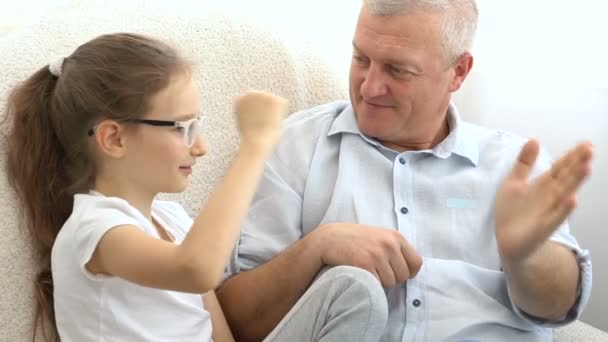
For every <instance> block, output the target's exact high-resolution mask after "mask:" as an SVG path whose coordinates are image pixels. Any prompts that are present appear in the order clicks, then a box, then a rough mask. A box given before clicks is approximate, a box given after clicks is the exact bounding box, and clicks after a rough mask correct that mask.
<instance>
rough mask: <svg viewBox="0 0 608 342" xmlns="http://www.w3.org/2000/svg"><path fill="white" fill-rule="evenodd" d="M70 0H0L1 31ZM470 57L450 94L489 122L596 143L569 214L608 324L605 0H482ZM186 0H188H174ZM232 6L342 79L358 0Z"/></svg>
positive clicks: (564, 144) (593, 319)
mask: <svg viewBox="0 0 608 342" xmlns="http://www.w3.org/2000/svg"><path fill="white" fill-rule="evenodd" d="M71 2H73V1H70V0H55V1H44V2H43V1H34V0H27V1H26V0H24V1H9V0H0V39H1V37H2V34H8V33H9V32H10V30H12V29H13V28H14V27H15V26H19V25H21V24H23V23H24V22H28V21H31V20H35V18H36V17H37V16H38V15H41V14H43V13H45V12H46V11H49V10H56V9H57V8H59V9H60V8H61V7H62V6H66V5H68V4H69V3H71ZM478 3H479V7H480V11H481V20H480V27H479V33H478V38H477V44H476V47H475V49H474V52H475V56H476V66H475V69H474V72H473V73H472V74H471V76H470V79H469V80H468V81H467V83H466V84H465V87H464V88H463V89H462V90H461V91H460V93H459V94H457V96H456V102H457V103H458V104H459V106H460V107H461V110H462V111H464V112H465V113H466V115H467V116H468V117H469V118H470V119H472V120H474V121H477V122H479V123H482V124H484V125H487V126H490V127H496V128H503V129H508V130H511V131H514V132H516V133H518V134H521V135H524V136H530V137H537V138H539V139H540V140H541V142H542V143H543V144H544V146H545V147H546V148H547V149H548V150H549V151H550V152H552V153H553V154H554V155H559V154H561V153H562V152H564V151H565V150H566V149H567V148H568V147H570V146H572V145H573V144H574V143H576V142H577V141H580V140H585V139H590V140H592V141H593V142H594V143H595V145H596V158H595V162H594V165H593V167H594V169H593V173H594V174H593V176H592V178H591V179H590V181H589V182H588V183H587V184H586V185H585V186H584V187H583V189H582V191H581V196H580V206H579V208H578V209H577V211H576V212H575V213H574V215H573V216H572V220H571V223H572V227H573V232H574V234H575V235H576V236H577V238H578V239H579V242H580V243H581V244H582V245H583V247H585V248H588V249H590V250H591V252H592V256H593V262H594V265H593V266H594V289H593V294H592V297H591V303H590V305H589V307H588V309H587V311H586V312H585V314H584V315H583V321H585V322H587V323H590V324H592V325H594V326H596V327H599V328H602V329H603V330H607V331H608V315H607V314H606V313H608V310H607V309H606V306H607V305H608V272H607V271H606V270H607V269H608V248H606V247H605V246H604V244H605V243H607V242H608V229H606V227H605V224H606V222H608V210H606V209H605V208H604V207H603V206H604V205H605V204H604V203H605V202H606V201H605V196H603V192H604V191H606V190H608V134H606V131H607V130H608V44H606V43H605V40H606V38H605V37H603V36H602V35H603V34H605V33H608V24H606V23H605V20H604V18H603V16H604V15H605V13H607V11H606V10H607V9H608V5H606V4H604V3H605V2H604V1H602V0H578V1H565V0H564V1H562V0H534V1H529V0H528V1H525V0H511V1H496V0H478ZM175 4H180V5H181V6H191V7H192V8H193V10H195V7H196V2H194V1H182V2H179V1H176V2H175ZM226 4H227V6H232V7H233V9H234V12H235V15H243V16H255V17H257V18H258V19H260V18H261V19H262V21H263V22H264V23H265V25H268V26H272V27H274V28H276V29H277V30H279V31H281V32H282V33H284V34H287V35H290V36H292V37H293V39H294V41H297V40H298V39H302V40H306V41H308V43H307V44H308V45H310V46H313V47H316V48H321V49H322V51H323V57H324V58H325V59H326V60H327V62H328V63H329V64H330V65H333V66H334V67H335V69H336V70H337V72H338V73H339V74H341V75H342V76H343V77H344V81H345V82H346V80H347V78H346V75H347V70H348V64H349V59H350V57H349V56H350V46H351V39H352V32H353V29H354V23H355V20H356V15H357V12H358V6H359V1H358V0H330V1H327V0H308V1H301V2H300V1H281V0H266V1H264V0H261V1H255V2H254V1H245V0H232V1H225V2H223V5H226Z"/></svg>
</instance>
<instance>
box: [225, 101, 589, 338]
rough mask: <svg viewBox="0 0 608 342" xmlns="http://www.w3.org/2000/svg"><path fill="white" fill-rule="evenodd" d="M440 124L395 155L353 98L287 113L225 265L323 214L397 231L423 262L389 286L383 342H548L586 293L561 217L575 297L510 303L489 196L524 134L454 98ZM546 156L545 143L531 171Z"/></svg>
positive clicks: (294, 233)
mask: <svg viewBox="0 0 608 342" xmlns="http://www.w3.org/2000/svg"><path fill="white" fill-rule="evenodd" d="M448 123H449V127H450V133H449V135H448V137H447V138H446V139H445V140H444V141H443V142H441V143H440V144H439V145H437V146H436V147H434V148H433V149H431V150H424V151H406V152H402V153H398V152H396V151H393V150H391V149H388V148H386V147H384V146H382V145H381V144H379V143H378V142H377V141H376V140H374V139H372V138H370V137H367V136H365V135H364V134H362V133H361V131H360V130H359V128H358V126H357V121H356V117H355V114H354V112H353V109H352V107H351V106H350V103H349V102H346V101H339V102H334V103H330V104H326V105H322V106H319V107H316V108H313V109H310V110H306V111H302V112H298V113H295V114H293V115H292V116H290V117H289V118H288V119H287V121H286V126H285V133H284V138H283V140H282V141H281V143H280V144H279V146H278V147H277V149H276V151H275V154H274V155H273V157H272V158H271V159H270V160H269V162H268V163H267V165H266V169H265V172H264V176H263V179H262V181H261V183H260V186H259V189H258V191H257V194H256V196H255V199H254V202H253V204H252V207H251V210H250V212H249V215H248V217H247V219H246V221H245V224H244V226H243V228H242V233H241V238H240V241H239V243H238V245H237V248H235V251H234V253H233V258H232V261H231V263H230V267H229V272H230V273H236V272H239V271H243V270H248V269H251V268H254V267H256V266H258V265H260V264H263V263H264V262H267V261H269V260H270V259H272V258H273V257H274V256H275V255H277V254H278V253H280V252H281V251H283V250H284V249H285V248H286V247H288V246H289V245H290V244H292V243H293V242H295V241H296V240H298V239H300V238H302V237H303V236H304V235H306V234H308V233H310V232H311V231H312V230H313V229H315V228H316V227H317V226H318V225H320V224H323V223H330V222H352V223H360V224H367V225H373V226H381V227H387V228H393V229H396V230H398V231H399V232H401V233H402V234H403V236H404V237H405V238H406V239H407V240H408V241H409V242H410V243H411V244H412V246H414V247H415V248H416V250H417V251H418V252H419V254H420V255H421V256H422V257H423V259H424V265H423V266H422V269H421V271H420V273H419V274H418V275H417V276H416V277H415V278H414V279H410V280H408V281H407V282H405V283H403V284H400V285H397V286H396V287H394V288H392V289H389V290H386V292H387V298H388V302H389V325H388V328H387V330H386V333H385V336H384V338H383V340H384V341H408V342H409V341H550V340H551V339H552V331H551V329H550V327H553V326H557V325H560V324H564V323H567V322H570V321H572V320H574V319H576V318H577V317H578V316H579V314H580V312H581V310H582V308H583V307H584V305H585V304H586V302H587V300H588V298H589V294H590V291H591V261H590V258H589V253H588V251H586V250H581V249H580V247H579V246H578V243H577V241H576V240H575V239H574V237H573V236H572V235H571V234H570V229H569V227H568V224H567V223H564V224H563V225H562V226H561V227H560V228H559V229H558V230H557V231H556V232H555V233H554V234H553V235H552V237H551V240H553V241H556V242H559V243H561V244H563V245H566V246H568V247H569V248H571V249H572V250H573V251H574V252H575V253H576V255H577V258H578V261H579V263H580V266H581V279H582V281H581V286H580V293H579V299H578V301H577V304H576V305H575V307H573V308H572V309H571V310H570V313H569V314H568V315H567V316H566V317H564V319H563V320H561V321H559V322H547V321H541V320H538V319H534V318H533V317H529V316H527V315H526V314H525V313H523V312H521V311H520V310H518V309H517V308H516V307H515V305H514V304H513V302H512V301H511V300H510V297H509V292H508V289H507V286H506V280H505V275H504V273H503V272H502V269H501V262H500V257H499V255H498V249H497V245H496V236H495V227H494V202H495V196H496V192H497V190H498V188H499V186H500V184H501V182H502V180H503V179H504V177H505V176H506V175H507V173H508V172H509V170H510V169H511V167H512V165H513V163H514V162H515V160H516V158H517V155H518V154H519V151H520V149H521V147H522V146H523V144H524V143H525V139H523V138H521V137H517V136H515V135H513V134H509V133H506V132H502V131H496V130H489V129H485V128H482V127H479V126H476V125H473V124H470V123H467V122H464V121H462V120H461V119H460V117H459V114H458V112H457V110H456V108H455V107H454V106H450V109H449V112H448ZM550 165H551V161H550V159H549V156H548V154H547V153H546V152H544V151H542V152H541V155H540V157H539V160H538V161H537V163H536V165H535V168H534V171H533V176H536V175H539V174H540V173H542V172H543V171H545V170H547V169H548V168H549V167H550ZM293 272H297V270H293Z"/></svg>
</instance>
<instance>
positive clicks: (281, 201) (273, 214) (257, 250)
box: [226, 156, 302, 277]
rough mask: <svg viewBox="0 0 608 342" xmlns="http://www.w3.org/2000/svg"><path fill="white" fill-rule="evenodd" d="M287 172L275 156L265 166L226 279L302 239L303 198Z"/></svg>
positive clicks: (259, 263)
mask: <svg viewBox="0 0 608 342" xmlns="http://www.w3.org/2000/svg"><path fill="white" fill-rule="evenodd" d="M286 172H287V173H288V172H289V170H288V167H286V166H285V165H284V164H283V163H281V162H280V161H279V159H278V158H277V157H276V156H275V157H273V158H272V159H271V160H269V161H268V162H267V163H266V166H265V169H264V173H263V175H262V179H261V180H260V184H259V186H258V189H257V192H256V194H255V196H254V199H253V202H252V205H251V208H250V210H249V212H248V214H247V217H246V218H245V220H244V223H243V226H242V229H241V235H240V239H239V241H238V243H237V245H236V247H235V248H234V250H233V253H232V257H231V260H230V263H229V266H228V269H227V272H226V277H228V276H231V275H234V274H236V273H238V272H241V271H246V270H250V269H252V268H254V267H256V266H259V265H261V264H263V263H265V262H267V261H269V260H270V259H272V258H273V257H274V256H275V255H277V254H279V253H280V252H281V251H283V250H284V249H286V248H287V247H288V246H289V245H291V244H293V243H294V242H295V241H297V240H298V239H300V238H301V237H302V228H301V227H302V197H301V195H300V193H299V191H298V190H297V189H295V188H294V186H293V185H292V184H289V183H288V181H286V179H285V177H284V176H283V175H284V174H285V173H286ZM288 174H289V173H288ZM292 176H293V175H292Z"/></svg>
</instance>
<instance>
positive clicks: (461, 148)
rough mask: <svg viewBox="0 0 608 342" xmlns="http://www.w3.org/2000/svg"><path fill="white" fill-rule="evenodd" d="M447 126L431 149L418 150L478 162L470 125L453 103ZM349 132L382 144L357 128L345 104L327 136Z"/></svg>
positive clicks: (372, 143) (450, 107)
mask: <svg viewBox="0 0 608 342" xmlns="http://www.w3.org/2000/svg"><path fill="white" fill-rule="evenodd" d="M448 126H449V130H450V133H449V134H448V136H447V137H446V138H445V139H444V140H443V141H442V142H441V143H440V144H438V145H437V146H435V147H434V148H433V149H432V150H427V151H420V152H426V153H431V154H433V155H435V156H436V157H438V158H441V159H446V158H448V157H450V155H452V153H453V154H456V155H458V156H461V157H464V158H466V159H468V160H469V161H470V162H471V163H473V165H475V166H477V164H478V163H479V145H478V143H477V141H476V140H475V134H474V132H471V131H470V129H471V127H470V126H469V124H467V123H466V122H464V121H462V119H461V118H460V113H459V112H458V109H457V108H456V106H455V105H454V104H450V106H449V107H448ZM342 133H350V134H358V135H359V136H361V138H363V139H364V140H365V141H367V142H368V143H370V144H371V145H373V146H377V147H379V146H382V145H381V144H380V143H379V142H378V141H377V140H376V139H373V138H370V137H368V136H366V135H365V134H363V133H361V131H360V130H359V125H358V124H357V118H356V116H355V112H354V110H353V107H352V105H349V106H347V107H346V108H344V110H343V111H342V112H341V113H340V114H339V115H338V117H337V118H336V119H335V120H334V122H333V123H332V125H331V127H330V128H329V132H328V133H327V135H328V136H332V135H335V134H342Z"/></svg>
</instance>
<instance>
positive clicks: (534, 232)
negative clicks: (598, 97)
mask: <svg viewBox="0 0 608 342" xmlns="http://www.w3.org/2000/svg"><path fill="white" fill-rule="evenodd" d="M538 154H539V144H538V142H537V141H535V140H530V141H528V142H527V143H526V144H525V145H524V147H523V148H522V150H521V152H520V154H519V157H518V158H517V161H516V162H515V165H514V166H513V168H512V169H511V172H510V173H509V175H507V177H506V179H505V181H504V183H503V184H502V186H501V187H500V189H499V191H498V194H497V198H496V240H497V243H498V249H499V251H500V254H501V256H502V258H507V259H509V260H521V259H523V258H525V257H527V256H528V255H530V254H531V253H532V252H534V251H535V250H536V248H538V247H539V246H540V245H541V244H542V243H543V242H544V241H546V240H547V238H548V237H549V236H550V235H551V234H552V233H553V232H554V231H555V230H556V229H557V228H558V227H559V225H560V224H561V223H562V222H563V221H564V220H565V219H566V218H567V217H568V215H569V214H570V213H571V212H572V210H573V209H574V207H575V206H576V192H577V190H578V189H579V187H580V186H581V184H582V182H583V181H584V180H585V179H586V178H587V176H588V175H589V174H590V171H591V158H592V155H593V146H592V145H591V143H581V144H579V145H577V146H576V147H575V148H573V149H571V150H570V151H568V153H567V154H566V155H564V156H563V157H562V158H560V159H559V160H558V161H557V162H555V163H554V164H553V166H552V167H551V169H550V170H548V171H547V172H545V173H543V174H542V175H540V176H539V177H538V178H536V179H534V180H533V181H532V182H530V181H529V176H530V172H531V170H532V169H533V167H534V163H535V162H536V159H537V157H538Z"/></svg>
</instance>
